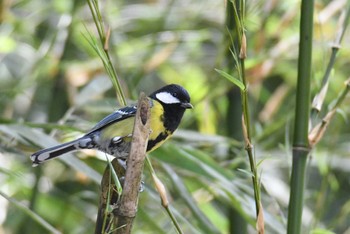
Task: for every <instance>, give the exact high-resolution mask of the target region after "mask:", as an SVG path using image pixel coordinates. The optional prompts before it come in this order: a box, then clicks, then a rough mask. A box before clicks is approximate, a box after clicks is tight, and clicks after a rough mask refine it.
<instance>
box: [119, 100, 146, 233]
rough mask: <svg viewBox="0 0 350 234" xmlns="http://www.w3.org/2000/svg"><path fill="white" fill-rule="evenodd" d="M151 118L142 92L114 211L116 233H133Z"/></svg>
mask: <svg viewBox="0 0 350 234" xmlns="http://www.w3.org/2000/svg"><path fill="white" fill-rule="evenodd" d="M149 118H150V103H149V99H148V98H147V96H146V95H145V94H144V93H141V95H140V98H139V102H138V108H137V113H136V116H135V124H134V130H133V137H132V142H131V149H130V154H129V157H128V159H127V168H126V173H125V181H124V186H123V192H122V195H121V199H120V204H119V205H118V206H117V208H116V209H115V210H114V211H113V213H114V214H115V219H114V223H115V224H116V232H115V233H116V234H119V233H123V234H124V233H131V228H132V223H133V220H134V218H135V216H136V211H137V204H138V195H139V190H140V185H141V175H142V171H143V165H144V161H145V157H146V148H147V142H148V137H149V133H150V121H149Z"/></svg>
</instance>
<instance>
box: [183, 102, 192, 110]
mask: <svg viewBox="0 0 350 234" xmlns="http://www.w3.org/2000/svg"><path fill="white" fill-rule="evenodd" d="M181 107H183V108H185V109H192V108H193V106H192V104H191V103H189V102H183V103H181Z"/></svg>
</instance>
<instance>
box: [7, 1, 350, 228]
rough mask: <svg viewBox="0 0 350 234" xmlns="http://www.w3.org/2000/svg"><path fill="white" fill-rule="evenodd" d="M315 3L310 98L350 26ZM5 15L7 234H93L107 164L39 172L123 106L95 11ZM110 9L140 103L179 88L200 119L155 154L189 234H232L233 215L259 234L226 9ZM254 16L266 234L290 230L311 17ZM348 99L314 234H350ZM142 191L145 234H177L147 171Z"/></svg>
mask: <svg viewBox="0 0 350 234" xmlns="http://www.w3.org/2000/svg"><path fill="white" fill-rule="evenodd" d="M315 2H316V9H315V17H314V18H315V19H316V22H315V26H314V37H315V38H314V43H313V61H312V64H313V68H312V79H311V82H312V84H311V88H312V89H311V95H312V96H314V95H315V94H316V93H317V92H318V91H319V89H320V87H321V85H322V78H323V75H324V73H325V67H326V65H327V63H328V60H329V57H330V55H331V44H332V42H333V41H334V40H335V38H336V35H337V33H338V20H339V18H340V15H341V13H342V11H343V9H346V8H347V7H349V6H348V5H349V4H348V3H346V1H331V2H327V1H320V0H316V1H315ZM344 2H345V3H344ZM335 3H338V5H336V4H335ZM0 4H1V6H0V11H1V13H0V21H1V24H0V59H1V60H0V162H1V163H0V192H1V194H3V196H1V197H0V207H1V208H0V223H1V224H2V225H1V227H0V232H5V233H46V232H47V227H50V228H54V229H55V230H56V231H57V232H62V233H91V232H92V230H94V226H95V218H96V213H97V206H98V195H99V183H100V181H101V176H102V173H103V171H104V169H105V166H106V165H107V162H106V156H105V155H104V154H101V153H99V152H96V151H84V152H78V153H74V155H66V156H63V157H62V158H61V159H57V160H52V161H50V162H47V163H45V164H43V165H41V166H40V167H36V168H32V167H31V162H30V160H29V155H30V154H31V153H32V152H34V151H36V150H38V149H39V148H42V147H46V146H51V145H54V144H56V143H58V142H65V141H68V140H70V139H73V138H75V137H77V136H79V135H80V134H82V133H83V132H85V131H86V130H88V129H89V128H90V127H92V126H93V124H94V123H96V122H97V121H98V120H99V119H101V118H102V117H103V116H104V115H106V114H108V113H110V112H111V111H113V110H115V109H117V108H118V107H119V104H118V101H117V99H116V94H115V91H114V89H113V85H112V83H111V82H110V81H109V79H108V78H107V75H106V72H105V70H104V65H103V63H102V62H101V61H100V60H99V57H98V55H97V54H96V52H95V50H94V48H92V47H91V44H90V42H89V41H88V40H87V39H86V36H87V35H89V34H88V32H87V30H88V31H89V32H90V33H91V35H93V36H96V35H97V34H98V32H97V31H96V30H95V25H94V21H93V18H92V16H91V14H90V11H89V6H88V4H87V3H86V2H85V1H66V0H64V1H59V0H52V1H43V0H36V1H2V2H1V3H0ZM100 4H101V5H100V7H101V11H102V17H103V19H104V21H105V25H108V27H110V29H111V37H110V48H109V52H110V56H111V59H112V61H113V62H114V65H115V67H116V70H117V71H118V76H119V78H120V80H121V82H122V83H121V86H122V89H123V90H124V94H125V96H126V97H127V99H128V103H132V102H134V100H136V99H137V95H138V94H139V92H140V91H144V92H146V93H150V92H152V91H153V90H154V89H156V88H158V87H160V86H162V84H165V83H178V84H181V85H183V86H184V87H186V89H187V90H188V91H189V92H190V94H191V97H192V101H191V102H192V103H193V104H194V106H195V109H194V110H193V111H192V112H189V113H186V115H185V117H184V120H183V121H182V124H181V129H180V130H179V131H177V133H176V134H175V136H174V137H173V139H172V140H171V141H170V142H168V143H166V144H165V145H164V146H162V147H161V148H160V149H158V150H156V151H155V152H153V153H152V154H151V155H150V156H151V157H150V158H151V161H152V163H153V166H154V169H155V170H156V172H157V174H158V177H159V178H160V179H161V180H162V181H163V182H164V183H165V184H166V187H167V190H168V192H169V194H170V196H171V199H170V200H171V209H172V210H173V212H174V214H175V216H176V217H177V219H178V220H179V222H180V226H181V227H182V228H183V231H184V232H185V233H208V232H207V231H208V230H211V232H218V233H228V232H229V231H228V227H229V226H230V225H232V224H230V217H229V215H228V214H229V212H228V210H229V209H230V208H235V210H237V212H238V213H239V215H240V216H241V217H243V219H244V220H245V221H246V222H247V223H248V225H249V228H248V231H250V232H253V231H252V230H254V229H255V204H254V191H253V188H252V185H251V173H250V171H249V170H248V168H249V162H248V160H247V156H246V153H245V151H244V143H243V142H241V141H240V140H238V141H237V139H239V138H238V137H237V139H234V138H233V137H231V135H229V134H228V129H230V128H235V129H236V131H237V132H238V133H241V132H242V130H241V129H240V128H241V126H240V125H241V123H240V121H241V120H240V119H239V120H238V121H235V120H234V119H232V118H228V117H227V116H230V115H229V110H231V106H232V105H233V107H234V111H235V112H238V113H240V111H241V110H240V102H238V104H236V105H234V103H235V101H236V100H235V99H234V98H233V97H235V96H234V90H233V89H232V88H233V87H234V85H233V84H231V83H230V82H228V81H227V80H226V79H225V78H223V77H222V76H221V75H220V74H218V72H216V71H215V69H218V71H221V72H223V71H224V70H225V69H226V66H227V65H228V64H226V61H225V52H224V51H225V48H226V46H227V45H226V44H225V41H224V40H223V38H224V34H225V33H227V29H226V28H225V27H224V22H225V9H224V7H225V6H224V1H198V0H196V1H184V0H180V1H124V2H123V1H117V2H116V1H100ZM342 4H343V5H342ZM345 4H348V5H345ZM246 7H247V11H246V15H245V19H246V22H245V28H246V32H245V33H246V37H247V43H248V44H247V59H246V60H245V67H246V74H245V76H246V78H247V80H248V85H247V87H246V88H247V92H248V94H249V105H250V112H251V124H252V129H251V131H252V132H253V133H252V136H253V138H252V141H253V143H254V146H255V148H254V150H255V154H256V156H257V157H258V158H257V165H258V171H259V175H260V178H261V185H262V186H261V187H262V193H261V196H262V204H263V207H264V212H265V214H264V217H265V226H266V232H267V233H285V232H286V214H287V207H288V204H287V203H288V194H289V176H290V168H291V151H290V148H291V136H292V131H291V129H293V126H292V123H293V122H294V121H293V120H294V111H293V110H294V108H295V93H296V77H297V59H298V58H297V56H298V53H297V51H298V50H297V48H298V32H299V22H298V20H299V16H298V14H299V13H298V12H299V7H300V6H299V5H298V2H297V1H290V0H289V1H247V2H246ZM349 40H350V37H349V33H348V32H347V33H345V35H344V38H343V43H342V47H341V48H340V50H339V52H338V54H337V58H336V60H335V64H334V66H333V70H332V72H331V73H330V74H331V78H330V81H329V84H328V91H327V95H326V98H325V104H324V107H325V108H323V109H322V110H321V111H320V113H319V114H318V116H317V118H319V119H322V118H323V116H325V114H326V113H327V112H328V110H330V109H332V107H333V104H334V101H335V100H336V98H337V96H338V94H339V93H340V92H341V90H343V89H344V84H343V83H344V81H345V80H346V79H347V78H348V77H349V74H350V71H349V60H348V57H349V53H350V47H349V45H350V43H349ZM230 69H234V67H230ZM225 71H226V70H225ZM226 74H227V73H226ZM232 78H233V77H232ZM234 79H235V78H234ZM235 81H236V82H237V83H236V85H239V84H240V83H239V82H238V81H237V80H235ZM349 102H350V99H349V97H345V99H344V102H343V104H342V105H341V106H340V108H341V109H338V110H337V114H336V115H335V116H334V118H333V120H332V121H331V122H330V125H329V127H328V129H327V131H326V133H325V135H324V137H323V139H322V140H321V141H320V142H319V144H318V145H317V146H316V147H315V148H314V149H313V151H312V153H311V154H312V157H311V158H310V160H309V162H308V164H307V177H306V194H305V206H304V219H303V231H304V232H305V233H308V232H311V233H332V232H334V233H344V232H346V231H349V226H348V223H347V221H348V220H349V218H350V209H349V201H348V191H349V189H350V188H349V187H350V184H349V181H348V178H349V174H350V168H349V165H350V164H349V157H348V156H349V153H348V152H349V140H348V139H349V130H350V126H349V124H348V117H349V113H350V105H349ZM184 129H187V130H184ZM259 162H260V163H259ZM169 166H170V169H169ZM170 172H171V173H170ZM174 173H175V175H176V176H172V175H173V174H174ZM144 182H145V191H144V192H143V193H142V194H141V196H140V202H139V211H138V214H137V217H136V222H135V227H134V233H175V230H174V228H173V226H172V223H171V221H170V219H169V217H168V216H167V215H166V214H165V212H164V211H163V210H162V208H161V205H160V201H159V197H158V195H157V193H156V191H155V188H154V187H153V185H152V182H151V176H150V174H149V172H148V171H147V170H145V173H144ZM5 197H8V198H10V199H9V200H7V199H5ZM40 217H41V218H40ZM38 220H39V221H38ZM40 220H43V222H40ZM47 224H49V225H48V226H46V225H47ZM1 229H3V230H1Z"/></svg>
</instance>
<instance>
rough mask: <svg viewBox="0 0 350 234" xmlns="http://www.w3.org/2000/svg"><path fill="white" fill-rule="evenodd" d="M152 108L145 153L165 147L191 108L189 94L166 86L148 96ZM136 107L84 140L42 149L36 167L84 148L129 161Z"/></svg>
mask: <svg viewBox="0 0 350 234" xmlns="http://www.w3.org/2000/svg"><path fill="white" fill-rule="evenodd" d="M148 99H149V102H150V108H151V115H150V116H151V117H150V136H149V139H148V142H147V149H146V152H151V151H153V150H155V149H156V148H158V147H159V146H160V145H161V144H163V143H164V142H165V141H166V140H167V139H169V137H170V136H171V135H172V134H173V133H174V131H175V130H176V129H177V128H178V126H179V124H180V122H181V119H182V117H183V115H184V113H185V111H186V109H192V108H193V105H192V104H191V102H190V95H189V93H188V92H187V90H186V89H184V88H183V87H182V86H180V85H177V84H170V85H166V86H164V87H162V88H160V89H158V90H156V91H154V92H153V93H151V94H150V95H149V96H148ZM136 110H137V106H136V105H133V106H126V107H123V108H121V109H118V110H116V111H114V112H113V113H111V114H109V115H107V116H106V117H105V118H103V119H102V120H101V121H100V122H98V123H97V124H96V125H95V126H94V127H93V128H92V129H91V130H90V131H88V132H87V133H86V134H85V135H83V136H82V137H80V138H78V139H76V140H73V141H70V142H67V143H63V144H60V145H57V146H53V147H50V148H46V149H42V150H39V151H37V152H35V153H33V154H32V155H31V156H30V159H31V160H32V165H33V166H38V165H39V164H41V163H43V162H45V161H47V160H50V159H53V158H56V157H58V156H61V155H63V154H66V153H68V152H72V151H77V150H81V149H97V150H99V151H102V152H104V153H107V154H109V155H112V156H114V157H116V158H119V159H122V160H126V159H127V157H128V155H129V152H130V147H131V140H132V131H133V126H134V119H135V115H136Z"/></svg>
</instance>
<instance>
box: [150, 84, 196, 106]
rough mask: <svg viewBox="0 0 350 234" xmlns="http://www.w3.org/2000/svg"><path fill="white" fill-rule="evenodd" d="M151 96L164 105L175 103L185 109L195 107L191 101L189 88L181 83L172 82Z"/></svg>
mask: <svg viewBox="0 0 350 234" xmlns="http://www.w3.org/2000/svg"><path fill="white" fill-rule="evenodd" d="M150 97H151V98H153V99H156V100H157V101H159V102H160V103H161V104H162V105H163V106H164V105H174V106H178V107H181V108H183V109H191V108H193V106H192V105H191V103H190V101H191V98H190V95H189V94H188V92H187V90H186V89H184V88H183V87H182V86H180V85H176V84H171V85H167V86H164V87H163V88H161V89H158V90H157V91H155V92H153V93H152V94H151V95H150Z"/></svg>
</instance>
